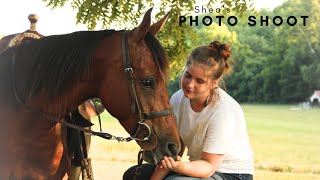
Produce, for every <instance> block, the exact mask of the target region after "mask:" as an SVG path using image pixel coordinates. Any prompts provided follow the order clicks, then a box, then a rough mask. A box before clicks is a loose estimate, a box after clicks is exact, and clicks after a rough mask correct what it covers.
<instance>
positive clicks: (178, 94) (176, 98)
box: [170, 89, 184, 102]
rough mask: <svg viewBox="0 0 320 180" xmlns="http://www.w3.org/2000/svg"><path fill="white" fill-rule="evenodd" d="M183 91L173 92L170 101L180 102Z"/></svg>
mask: <svg viewBox="0 0 320 180" xmlns="http://www.w3.org/2000/svg"><path fill="white" fill-rule="evenodd" d="M183 96H184V95H183V91H182V90H181V89H180V90H178V91H177V92H175V93H174V94H173V95H172V96H171V98H170V101H171V102H177V101H181V99H182V98H183Z"/></svg>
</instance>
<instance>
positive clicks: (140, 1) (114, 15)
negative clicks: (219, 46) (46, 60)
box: [42, 0, 252, 74]
mask: <svg viewBox="0 0 320 180" xmlns="http://www.w3.org/2000/svg"><path fill="white" fill-rule="evenodd" d="M42 1H44V2H46V3H48V4H47V6H49V7H52V8H59V7H63V6H65V5H67V4H68V3H70V4H71V6H72V8H73V9H75V10H77V11H78V13H77V16H76V19H77V23H83V24H87V26H88V29H89V30H93V29H95V28H96V26H97V23H98V22H102V26H103V27H104V28H114V27H115V26H117V27H119V28H121V29H124V28H132V27H134V26H136V25H137V24H138V21H139V20H140V17H142V14H143V13H145V12H146V10H147V9H148V8H150V7H153V6H154V7H157V8H155V9H156V13H155V14H157V15H156V18H160V17H162V16H163V15H164V14H166V13H167V12H168V11H169V10H170V11H171V15H170V18H169V20H168V22H167V23H166V26H165V27H164V30H163V31H161V33H160V34H159V36H160V37H159V39H160V41H161V44H162V45H163V46H164V48H165V49H166V50H167V52H168V55H169V57H170V60H171V70H172V73H173V74H176V73H177V72H179V71H180V69H181V68H180V64H181V61H182V60H183V59H185V58H186V56H187V52H188V49H189V48H190V47H189V46H188V44H187V41H186V39H191V40H195V39H196V34H195V32H194V31H193V28H192V27H191V26H189V25H183V26H180V25H179V17H180V16H186V17H187V16H190V15H191V13H192V12H194V8H195V3H196V0H189V1H185V0H161V1H153V0H99V1H97V0H42ZM203 1H204V0H203ZM206 2H207V1H206ZM218 2H220V3H221V4H220V7H219V8H220V9H221V13H216V12H215V13H214V14H213V16H216V15H217V14H218V15H221V14H223V13H224V14H226V13H227V12H226V9H229V10H230V11H232V12H234V13H236V14H239V15H240V16H241V15H243V13H244V12H246V10H248V9H252V3H251V0H249V1H243V0H232V1H231V0H210V1H209V3H208V4H207V6H206V7H205V8H207V9H208V8H213V9H217V8H214V4H217V3H218Z"/></svg>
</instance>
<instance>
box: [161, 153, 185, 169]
mask: <svg viewBox="0 0 320 180" xmlns="http://www.w3.org/2000/svg"><path fill="white" fill-rule="evenodd" d="M181 164H182V162H181V157H180V156H177V160H176V161H175V160H174V159H173V158H172V157H167V156H165V157H164V158H163V160H162V161H161V165H160V168H163V169H166V170H170V171H174V170H176V169H178V168H179V166H180V165H181Z"/></svg>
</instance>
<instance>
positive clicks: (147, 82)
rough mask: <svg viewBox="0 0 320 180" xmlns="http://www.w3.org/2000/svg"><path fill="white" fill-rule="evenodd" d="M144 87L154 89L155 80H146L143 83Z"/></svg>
mask: <svg viewBox="0 0 320 180" xmlns="http://www.w3.org/2000/svg"><path fill="white" fill-rule="evenodd" d="M141 82H142V86H143V87H146V88H153V87H154V80H153V79H144V80H142V81H141Z"/></svg>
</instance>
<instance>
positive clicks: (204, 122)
mask: <svg viewBox="0 0 320 180" xmlns="http://www.w3.org/2000/svg"><path fill="white" fill-rule="evenodd" d="M232 63H233V61H232V60H231V59H230V47H229V46H228V45H226V44H220V42H218V41H214V42H212V43H211V44H210V45H209V46H200V47H197V48H196V49H194V50H193V51H192V53H191V55H190V57H189V58H188V60H187V63H186V68H185V70H184V73H183V76H182V81H181V90H179V91H177V92H176V93H175V94H174V95H173V96H172V97H171V100H170V102H171V105H172V108H173V111H174V114H175V116H176V117H177V127H178V130H179V134H180V137H181V141H182V144H184V147H187V148H188V155H189V157H190V158H189V159H190V161H189V162H183V161H181V157H180V156H179V157H178V158H177V160H174V159H172V158H171V157H165V158H164V159H163V160H162V162H161V163H160V164H159V165H158V166H155V165H150V164H145V165H144V166H143V167H142V173H141V174H142V175H141V176H137V180H139V179H152V180H159V179H166V180H178V179H179V180H180V179H181V180H184V179H186V180H195V179H208V180H210V179H212V180H233V179H248V180H250V179H253V172H254V164H253V152H252V149H251V145H250V143H249V138H248V135H247V132H246V122H245V118H244V115H243V111H242V109H241V107H240V105H239V104H238V103H237V102H236V101H235V100H234V99H233V98H232V97H231V96H229V95H228V94H227V93H226V92H225V91H223V90H222V89H220V88H219V86H218V84H219V80H220V79H221V78H222V77H223V76H224V75H226V74H228V73H230V72H231V71H232ZM183 149H184V148H182V150H183ZM179 154H180V155H181V154H183V152H180V153H179ZM144 168H145V169H144ZM134 170H135V167H132V168H130V169H129V170H128V171H127V172H126V173H125V174H124V179H130V177H132V176H133V174H134Z"/></svg>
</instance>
